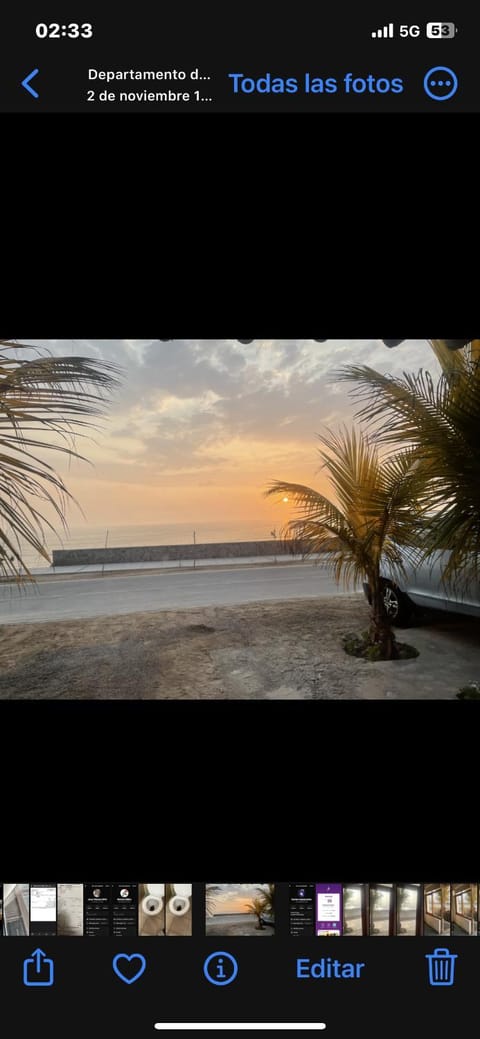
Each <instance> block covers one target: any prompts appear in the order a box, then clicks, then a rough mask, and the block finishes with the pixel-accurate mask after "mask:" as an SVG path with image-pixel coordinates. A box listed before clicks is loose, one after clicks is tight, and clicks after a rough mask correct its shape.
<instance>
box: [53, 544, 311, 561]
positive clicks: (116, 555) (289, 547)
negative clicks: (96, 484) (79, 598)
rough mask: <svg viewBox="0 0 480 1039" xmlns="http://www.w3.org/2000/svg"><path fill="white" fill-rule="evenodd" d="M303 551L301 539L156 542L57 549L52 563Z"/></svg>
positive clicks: (235, 555) (193, 557)
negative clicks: (190, 543) (300, 544)
mask: <svg viewBox="0 0 480 1039" xmlns="http://www.w3.org/2000/svg"><path fill="white" fill-rule="evenodd" d="M294 547H295V548H296V551H297V553H299V552H301V546H299V543H298V541H296V542H284V541H273V540H272V541H224V542H221V543H218V544H211V545H156V546H153V547H152V546H145V545H143V546H139V547H136V548H69V549H54V551H53V553H52V556H53V560H52V561H53V565H54V566H55V567H57V566H89V565H91V564H92V563H149V562H155V561H163V560H172V561H175V560H180V559H182V560H184V559H185V560H189V559H191V560H193V559H233V558H236V557H241V556H246V557H248V556H274V555H289V554H293V548H294Z"/></svg>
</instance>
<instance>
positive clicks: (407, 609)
mask: <svg viewBox="0 0 480 1039" xmlns="http://www.w3.org/2000/svg"><path fill="white" fill-rule="evenodd" d="M382 598H383V605H384V609H385V613H386V615H387V617H388V619H389V620H390V621H391V622H392V624H395V626H396V627H398V628H407V627H408V625H409V624H410V623H411V621H412V617H413V606H412V603H411V601H410V599H409V598H408V595H404V594H403V592H400V591H399V590H398V588H396V587H395V585H393V584H391V583H390V581H383V582H382Z"/></svg>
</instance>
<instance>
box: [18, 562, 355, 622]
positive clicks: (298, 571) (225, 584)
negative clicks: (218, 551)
mask: <svg viewBox="0 0 480 1039" xmlns="http://www.w3.org/2000/svg"><path fill="white" fill-rule="evenodd" d="M339 591H342V589H338V588H337V585H336V584H335V582H334V581H333V580H332V578H331V577H330V576H329V575H328V574H327V573H325V571H324V570H323V569H322V568H321V567H320V566H315V565H314V564H311V563H303V564H302V563H299V564H296V563H294V564H292V565H288V566H275V565H274V566H262V567H251V568H250V567H247V568H245V569H242V570H236V569H235V570H217V571H215V570H208V571H205V570H204V571H199V570H197V571H195V572H192V571H189V572H188V573H181V572H176V573H165V572H163V573H156V574H143V573H139V574H131V575H129V576H121V577H120V576H114V575H113V574H112V575H108V576H104V577H95V578H92V577H77V578H75V579H74V580H56V579H55V578H52V579H51V580H49V579H47V580H43V581H41V582H39V583H38V584H37V585H36V586H35V587H33V588H32V587H29V588H26V589H25V590H23V591H21V592H20V591H18V589H17V588H15V587H14V586H11V585H10V586H9V585H4V586H3V587H2V588H0V624H18V623H21V622H23V621H56V620H68V619H73V618H78V617H99V616H108V615H112V614H119V613H134V612H136V611H141V610H172V609H174V610H176V609H188V608H189V607H190V606H220V605H229V606H232V605H235V604H236V603H246V602H261V601H268V600H272V599H297V598H316V597H317V596H322V595H335V594H337V593H338V592H339Z"/></svg>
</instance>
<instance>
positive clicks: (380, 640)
mask: <svg viewBox="0 0 480 1039" xmlns="http://www.w3.org/2000/svg"><path fill="white" fill-rule="evenodd" d="M318 439H319V440H320V442H321V443H322V444H323V445H324V446H325V448H326V450H320V456H321V458H322V462H323V466H322V468H323V469H326V471H327V472H328V475H329V478H330V482H331V485H332V489H333V491H334V494H335V498H336V500H337V502H338V504H335V503H334V502H333V501H331V500H330V499H329V498H327V497H326V496H325V495H324V494H320V492H319V491H316V490H314V489H313V488H312V487H305V486H303V485H302V484H295V483H286V482H283V481H278V480H277V481H275V482H274V483H273V484H272V486H271V487H270V489H269V490H267V491H266V492H265V493H266V495H280V496H281V497H282V496H284V495H285V496H288V498H289V499H290V500H291V501H293V503H294V504H295V505H296V506H297V509H298V511H299V513H300V517H299V518H298V519H293V520H290V522H289V523H288V524H287V526H286V532H287V533H288V534H290V535H293V536H294V537H300V538H301V540H302V542H303V544H304V546H305V552H306V554H307V555H311V554H312V553H315V554H316V553H322V555H323V558H324V561H325V565H326V566H329V567H330V569H331V570H332V571H333V575H334V577H335V580H336V581H337V582H338V581H340V580H341V579H342V578H343V579H344V582H345V584H347V583H348V582H350V581H351V582H352V583H353V586H354V587H356V586H357V584H358V583H359V582H360V581H363V580H364V579H366V580H367V582H368V584H369V586H370V593H371V625H370V629H369V633H368V640H367V643H368V647H369V648H371V647H372V646H373V647H375V654H370V655H372V656H373V655H375V656H377V655H378V656H379V657H381V658H382V659H392V658H395V657H397V656H398V647H397V644H396V641H395V636H394V633H393V631H392V628H391V623H390V621H389V618H388V616H387V614H386V611H385V606H384V601H383V584H382V581H381V577H380V566H381V561H382V560H385V561H386V562H387V563H388V564H389V569H390V570H391V571H393V572H397V573H399V574H401V573H402V572H403V566H402V560H401V555H400V552H399V548H401V547H403V548H406V549H411V550H412V551H413V548H414V546H415V543H416V539H417V535H418V527H419V524H420V520H421V515H422V495H421V489H422V480H421V478H420V475H419V470H418V464H417V462H416V459H415V455H414V453H413V452H412V450H409V449H407V450H404V451H400V452H397V454H396V455H395V456H394V457H391V458H386V459H382V458H381V457H380V455H379V452H378V448H377V446H376V444H375V443H374V441H373V440H372V439H370V438H369V437H368V436H366V435H365V434H364V433H362V432H360V433H357V432H356V431H355V429H352V430H351V431H349V430H347V429H344V430H343V431H341V432H340V433H339V434H335V433H328V434H327V435H325V436H323V435H319V436H318Z"/></svg>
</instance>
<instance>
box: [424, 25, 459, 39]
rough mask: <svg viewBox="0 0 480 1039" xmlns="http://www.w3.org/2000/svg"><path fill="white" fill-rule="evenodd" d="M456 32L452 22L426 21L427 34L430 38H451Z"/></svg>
mask: <svg viewBox="0 0 480 1039" xmlns="http://www.w3.org/2000/svg"><path fill="white" fill-rule="evenodd" d="M456 32H457V27H456V25H454V23H453V22H427V36H428V38H429V39H430V40H452V39H453V37H454V36H455V33H456Z"/></svg>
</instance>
